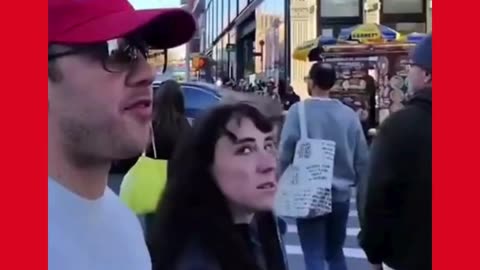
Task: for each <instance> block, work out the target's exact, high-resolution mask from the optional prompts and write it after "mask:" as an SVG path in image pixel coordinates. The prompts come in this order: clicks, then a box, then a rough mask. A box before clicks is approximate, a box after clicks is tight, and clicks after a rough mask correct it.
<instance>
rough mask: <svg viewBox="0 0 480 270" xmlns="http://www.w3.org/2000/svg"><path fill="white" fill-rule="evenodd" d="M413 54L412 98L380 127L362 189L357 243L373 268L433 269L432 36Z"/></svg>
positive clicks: (410, 75) (411, 71)
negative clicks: (359, 229)
mask: <svg viewBox="0 0 480 270" xmlns="http://www.w3.org/2000/svg"><path fill="white" fill-rule="evenodd" d="M411 58H412V62H413V64H412V67H411V68H410V71H409V74H408V78H407V79H408V82H409V84H408V85H409V88H410V89H409V91H411V92H412V93H413V97H412V99H411V100H410V101H409V102H408V103H407V105H406V107H405V108H403V109H402V110H400V111H398V112H396V113H393V114H392V115H390V116H389V117H388V118H387V119H386V120H385V121H384V122H383V123H382V125H381V126H380V129H379V132H378V134H377V136H376V137H375V139H374V140H373V145H372V150H371V164H370V168H369V173H368V178H367V180H368V181H366V182H365V184H364V185H363V187H362V188H360V187H359V188H358V195H357V196H358V199H357V207H358V213H359V219H360V226H361V232H360V234H359V240H360V241H359V242H360V246H361V247H362V248H363V249H364V250H365V253H366V255H367V257H368V260H369V261H370V263H372V265H373V268H374V269H385V270H386V269H394V270H430V269H432V35H431V34H430V35H428V36H427V37H426V38H425V39H424V40H423V41H421V42H420V43H419V44H418V45H417V46H416V48H415V49H414V51H413V54H412V56H411ZM382 263H383V266H382Z"/></svg>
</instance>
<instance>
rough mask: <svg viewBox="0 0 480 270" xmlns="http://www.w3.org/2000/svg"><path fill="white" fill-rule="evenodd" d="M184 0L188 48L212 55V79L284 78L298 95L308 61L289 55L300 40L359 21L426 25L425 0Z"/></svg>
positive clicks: (411, 27)
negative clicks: (192, 31)
mask: <svg viewBox="0 0 480 270" xmlns="http://www.w3.org/2000/svg"><path fill="white" fill-rule="evenodd" d="M190 1H191V4H189V6H190V7H191V9H192V11H193V13H194V14H195V16H196V17H197V20H198V26H199V30H198V32H197V35H196V37H195V38H194V39H193V40H192V41H191V43H190V46H189V48H190V49H191V52H192V53H201V54H203V55H206V56H208V57H209V59H212V63H214V64H213V65H212V67H211V70H210V71H209V72H210V73H211V77H212V78H215V79H216V78H220V77H230V78H235V79H237V80H238V79H240V78H252V75H254V77H256V78H262V79H267V78H275V79H276V80H286V81H287V83H290V84H292V86H293V87H294V89H295V90H296V92H297V93H299V94H300V95H302V96H305V95H306V87H305V82H304V77H305V75H306V74H307V72H308V69H309V67H310V63H304V62H299V61H293V60H292V59H291V52H292V50H293V49H294V48H295V47H297V46H298V45H300V44H301V43H303V42H305V41H307V40H310V39H314V38H316V37H318V36H319V35H325V36H337V35H338V33H339V32H340V31H341V29H343V28H346V27H350V26H354V25H357V24H361V23H380V24H383V25H386V26H389V27H391V28H394V29H396V30H397V31H399V32H405V33H410V32H427V31H430V29H431V0H401V1H400V0H190Z"/></svg>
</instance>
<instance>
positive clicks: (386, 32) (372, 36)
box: [338, 23, 400, 44]
mask: <svg viewBox="0 0 480 270" xmlns="http://www.w3.org/2000/svg"><path fill="white" fill-rule="evenodd" d="M399 38H400V33H398V32H397V31H395V30H394V29H392V28H390V27H387V26H384V25H380V24H376V23H367V24H359V25H356V26H353V27H349V28H345V29H342V30H341V31H340V34H339V36H338V40H339V41H357V42H359V43H362V44H368V43H378V42H389V41H395V40H398V39H399Z"/></svg>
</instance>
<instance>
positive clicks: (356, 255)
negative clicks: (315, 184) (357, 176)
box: [109, 174, 371, 270]
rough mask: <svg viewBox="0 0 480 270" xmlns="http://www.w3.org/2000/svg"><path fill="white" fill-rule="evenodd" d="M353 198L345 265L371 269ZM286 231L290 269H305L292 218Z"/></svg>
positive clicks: (116, 180)
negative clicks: (359, 239) (361, 241)
mask: <svg viewBox="0 0 480 270" xmlns="http://www.w3.org/2000/svg"><path fill="white" fill-rule="evenodd" d="M122 177H123V175H120V174H115V175H111V176H110V181H109V186H110V188H111V189H112V190H113V191H114V192H116V193H118V191H119V189H120V184H121V181H122ZM355 203H356V202H355V200H354V199H352V200H351V202H350V213H349V216H348V227H347V240H346V241H345V245H344V248H343V251H344V253H345V256H346V257H347V266H348V269H350V270H369V269H371V267H370V265H369V263H368V261H367V259H366V256H365V253H364V252H363V250H362V249H361V248H360V247H359V246H358V242H357V234H358V231H359V230H360V226H359V224H358V217H357V210H356V209H357V208H356V205H355ZM287 222H288V232H287V235H286V236H285V245H286V250H287V254H288V263H289V269H290V270H305V263H304V261H303V254H302V249H301V247H300V240H299V239H298V235H297V226H296V225H295V222H294V220H287Z"/></svg>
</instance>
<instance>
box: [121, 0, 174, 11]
mask: <svg viewBox="0 0 480 270" xmlns="http://www.w3.org/2000/svg"><path fill="white" fill-rule="evenodd" d="M129 1H130V3H131V4H132V5H133V7H135V9H149V8H163V7H178V6H180V0H129Z"/></svg>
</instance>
